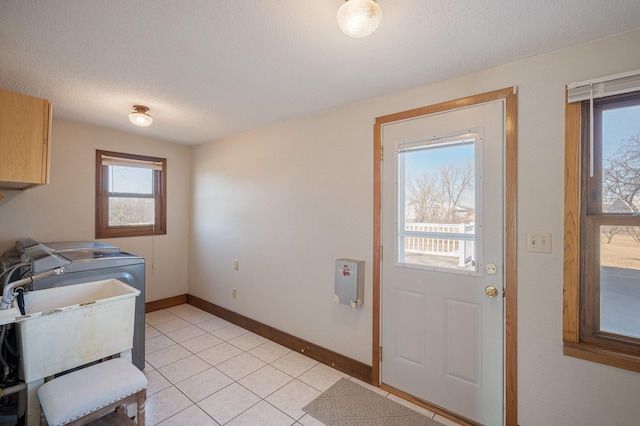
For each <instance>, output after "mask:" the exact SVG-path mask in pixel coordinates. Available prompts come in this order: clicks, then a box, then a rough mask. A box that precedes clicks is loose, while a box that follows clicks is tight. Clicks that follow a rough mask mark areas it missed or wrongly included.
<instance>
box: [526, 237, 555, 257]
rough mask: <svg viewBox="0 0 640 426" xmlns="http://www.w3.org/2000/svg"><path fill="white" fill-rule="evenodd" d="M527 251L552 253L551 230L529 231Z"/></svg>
mask: <svg viewBox="0 0 640 426" xmlns="http://www.w3.org/2000/svg"><path fill="white" fill-rule="evenodd" d="M527 251H530V252H533V253H551V232H527Z"/></svg>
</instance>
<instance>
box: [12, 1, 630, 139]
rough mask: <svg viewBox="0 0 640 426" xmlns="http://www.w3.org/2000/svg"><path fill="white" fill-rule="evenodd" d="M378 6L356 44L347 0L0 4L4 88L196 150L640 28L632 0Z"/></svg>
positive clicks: (71, 115)
mask: <svg viewBox="0 0 640 426" xmlns="http://www.w3.org/2000/svg"><path fill="white" fill-rule="evenodd" d="M378 3H379V4H380V6H381V7H382V14H383V17H382V23H381V24H380V27H379V28H378V30H377V31H376V32H375V33H373V34H372V35H371V36H369V37H366V38H363V39H352V38H349V37H347V36H345V35H344V34H342V33H341V32H340V30H339V29H338V26H337V23H336V11H337V9H338V7H339V6H340V5H341V4H342V0H179V1H176V0H138V1H131V0H108V1H105V0H64V1H62V0H56V1H53V0H47V1H35V0H0V88H4V89H8V90H12V91H16V92H21V93H26V94H30V95H34V96H39V97H43V98H47V99H49V100H50V101H51V102H52V103H53V104H54V118H57V119H60V120H68V121H76V122H82V123H89V124H93V125H98V126H104V127H108V128H113V129H118V130H122V131H128V132H134V133H138V134H144V135H148V136H151V137H155V138H159V139H165V140H169V141H174V142H179V143H185V144H199V143H203V142H208V141H212V140H215V139H217V138H220V137H223V136H227V135H230V134H233V133H237V132H240V131H243V130H247V129H252V128H256V127H260V126H264V125H267V124H270V123H274V122H278V121H282V120H286V119H289V118H292V117H296V116H302V115H306V114H310V113H315V112H320V111H325V110H329V109H332V108H336V107H340V106H344V105H348V104H353V103H356V102H359V101H363V100H366V99H371V98H374V97H378V96H382V95H386V94H390V93H394V92H397V91H401V90H405V89H409V88H412V87H417V86H422V85H426V84H429V83H433V82H436V81H441V80H444V79H447V78H451V77H455V76H460V75H464V74H468V73H471V72H475V71H479V70H483V69H486V68H489V67H493V66H497V65H500V64H504V63H508V62H513V61H515V60H518V59H522V58H525V57H529V56H533V55H538V54H541V53H545V52H549V51H552V50H556V49H560V48H563V47H567V46H571V45H575V44H579V43H584V42H587V41H590V40H594V39H598V38H602V37H605V36H608V35H612V34H616V33H620V32H624V31H627V30H631V29H634V28H638V27H640V7H639V6H638V0H608V1H603V0H562V1H558V0H485V1H478V0H456V1H452V0H397V1H392V0H378ZM133 104H142V105H146V106H148V107H149V108H150V114H151V115H152V116H153V117H154V120H155V121H154V123H153V125H152V126H151V127H148V128H144V129H142V128H136V127H134V126H132V125H131V124H130V123H129V122H128V120H127V114H128V113H129V112H130V110H131V108H132V106H133Z"/></svg>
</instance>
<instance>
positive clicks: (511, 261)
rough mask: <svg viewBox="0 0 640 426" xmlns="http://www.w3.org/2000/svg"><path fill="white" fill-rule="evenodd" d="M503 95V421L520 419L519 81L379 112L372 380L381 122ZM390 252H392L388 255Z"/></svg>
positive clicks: (376, 347)
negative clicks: (501, 86) (380, 113)
mask: <svg viewBox="0 0 640 426" xmlns="http://www.w3.org/2000/svg"><path fill="white" fill-rule="evenodd" d="M497 100H504V102H505V122H504V132H505V133H504V134H505V147H504V149H505V156H504V158H505V177H504V185H505V188H504V189H505V193H504V198H505V199H504V219H505V223H504V226H505V241H504V250H505V260H504V261H505V265H504V280H505V282H504V289H505V293H504V297H505V316H504V338H505V340H504V357H505V358H504V369H505V371H504V373H505V382H504V404H505V406H504V410H505V425H507V426H516V425H517V424H518V409H517V408H518V407H517V402H518V398H517V373H518V368H517V366H518V358H517V352H518V328H517V294H518V293H517V289H518V287H517V274H516V272H517V226H516V225H517V222H516V219H517V190H518V185H517V183H518V182H517V181H518V173H517V171H518V170H517V166H518V161H517V160H518V155H517V154H518V152H517V149H518V128H517V118H518V109H517V87H515V86H514V87H507V88H504V89H500V90H495V91H492V92H487V93H482V94H479V95H474V96H469V97H466V98H461V99H456V100H453V101H448V102H442V103H439V104H434V105H430V106H425V107H421V108H415V109H411V110H407V111H402V112H398V113H394V114H389V115H385V116H382V117H377V118H376V121H375V124H374V127H373V148H374V149H373V187H374V188H373V207H374V208H373V348H372V352H373V355H372V370H371V382H372V383H373V384H374V385H375V386H380V337H381V336H380V329H381V327H380V326H381V324H380V316H381V310H380V294H381V291H380V285H381V268H382V264H381V260H382V259H381V254H382V235H381V228H382V222H381V220H382V210H381V209H382V198H381V194H382V177H381V172H382V158H383V151H382V150H383V148H382V126H383V125H384V124H389V123H393V122H396V121H402V120H407V119H411V118H416V117H420V116H426V115H431V114H435V113H439V112H443V111H449V110H455V109H458V108H463V107H469V106H473V105H478V104H483V103H488V102H493V101H497ZM390 255H392V254H391V253H389V254H388V256H390Z"/></svg>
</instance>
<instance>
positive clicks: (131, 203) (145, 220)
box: [109, 197, 155, 226]
mask: <svg viewBox="0 0 640 426" xmlns="http://www.w3.org/2000/svg"><path fill="white" fill-rule="evenodd" d="M154 219H155V208H154V201H153V198H128V197H126V198H125V197H110V198H109V226H127V225H129V226H133V225H153V223H154Z"/></svg>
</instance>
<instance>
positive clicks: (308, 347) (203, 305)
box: [187, 294, 371, 383]
mask: <svg viewBox="0 0 640 426" xmlns="http://www.w3.org/2000/svg"><path fill="white" fill-rule="evenodd" d="M187 303H188V304H190V305H193V306H195V307H196V308H200V309H202V310H203V311H206V312H209V313H210V314H213V315H215V316H217V317H220V318H222V319H224V320H226V321H229V322H230V323H233V324H235V325H237V326H240V327H242V328H244V329H247V330H249V331H251V332H253V333H255V334H258V335H260V336H262V337H265V338H267V339H269V340H271V341H274V342H276V343H278V344H280V345H282V346H285V347H287V348H289V349H291V350H294V351H296V352H299V353H301V354H302V355H306V356H308V357H309V358H312V359H314V360H316V361H318V362H321V363H323V364H326V365H328V366H330V367H333V368H335V369H337V370H339V371H342V372H343V373H345V374H348V375H350V376H353V377H355V378H356V379H359V380H362V381H363V382H366V383H371V366H370V365H367V364H364V363H362V362H360V361H356V360H354V359H351V358H349V357H346V356H344V355H341V354H339V353H337V352H333V351H331V350H329V349H326V348H323V347H321V346H318V345H315V344H313V343H311V342H309V341H306V340H304V339H300V338H299V337H296V336H292V335H291V334H288V333H285V332H284V331H280V330H278V329H275V328H273V327H270V326H268V325H265V324H262V323H260V322H258V321H255V320H252V319H251V318H247V317H245V316H243V315H240V314H238V313H236V312H233V311H230V310H228V309H225V308H223V307H221V306H218V305H215V304H213V303H211V302H207V301H206V300H203V299H200V298H198V297H195V296H192V295H190V294H188V295H187Z"/></svg>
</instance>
